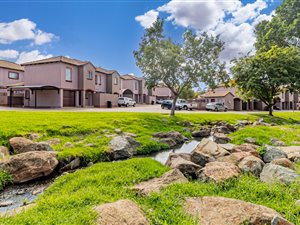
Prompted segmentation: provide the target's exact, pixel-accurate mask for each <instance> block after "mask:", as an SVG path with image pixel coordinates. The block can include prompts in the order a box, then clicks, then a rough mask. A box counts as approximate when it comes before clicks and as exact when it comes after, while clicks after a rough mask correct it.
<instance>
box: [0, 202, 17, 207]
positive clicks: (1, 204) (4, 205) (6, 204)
mask: <svg viewBox="0 0 300 225" xmlns="http://www.w3.org/2000/svg"><path fill="white" fill-rule="evenodd" d="M12 204H14V202H13V201H5V202H0V207H7V206H10V205H12Z"/></svg>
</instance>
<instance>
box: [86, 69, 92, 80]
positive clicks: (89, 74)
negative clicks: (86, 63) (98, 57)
mask: <svg viewBox="0 0 300 225" xmlns="http://www.w3.org/2000/svg"><path fill="white" fill-rule="evenodd" d="M86 78H87V79H88V80H93V71H88V74H87V76H86Z"/></svg>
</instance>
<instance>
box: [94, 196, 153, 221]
mask: <svg viewBox="0 0 300 225" xmlns="http://www.w3.org/2000/svg"><path fill="white" fill-rule="evenodd" d="M94 210H95V211H96V213H97V219H96V224H97V225H148V224H150V223H149V221H148V220H147V218H146V217H145V216H144V214H143V212H142V211H141V209H140V208H139V207H138V205H137V204H136V203H134V202H132V201H130V200H127V199H125V200H119V201H116V202H113V203H106V204H103V205H100V206H97V207H95V208H94Z"/></svg>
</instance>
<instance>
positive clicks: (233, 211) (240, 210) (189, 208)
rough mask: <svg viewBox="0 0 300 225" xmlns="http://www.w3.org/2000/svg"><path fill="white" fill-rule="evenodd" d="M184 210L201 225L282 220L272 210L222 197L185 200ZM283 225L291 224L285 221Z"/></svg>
mask: <svg viewBox="0 0 300 225" xmlns="http://www.w3.org/2000/svg"><path fill="white" fill-rule="evenodd" d="M184 210H185V211H186V213H188V214H190V215H191V216H193V217H194V218H195V219H197V221H198V222H199V224H201V225H241V224H249V225H250V224H252V225H264V224H269V225H271V222H272V221H273V220H274V218H277V217H278V218H280V219H282V221H283V220H284V219H283V218H282V217H281V215H280V214H279V213H277V212H276V211H275V210H273V209H270V208H267V207H265V206H262V205H256V204H253V203H250V202H245V201H242V200H237V199H231V198H224V197H198V198H186V200H185V204H184ZM285 221H286V220H285ZM277 224H278V223H277ZM278 225H279V224H278ZM281 225H284V224H283V223H282V224H281ZM285 225H293V224H292V223H290V222H288V221H286V223H285Z"/></svg>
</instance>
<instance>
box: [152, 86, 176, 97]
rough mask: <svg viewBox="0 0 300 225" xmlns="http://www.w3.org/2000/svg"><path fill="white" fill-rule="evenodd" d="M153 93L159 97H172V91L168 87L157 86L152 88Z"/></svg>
mask: <svg viewBox="0 0 300 225" xmlns="http://www.w3.org/2000/svg"><path fill="white" fill-rule="evenodd" d="M152 95H153V96H156V98H157V99H170V98H171V97H172V92H171V90H170V89H169V88H167V87H156V88H153V90H152Z"/></svg>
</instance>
